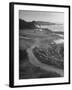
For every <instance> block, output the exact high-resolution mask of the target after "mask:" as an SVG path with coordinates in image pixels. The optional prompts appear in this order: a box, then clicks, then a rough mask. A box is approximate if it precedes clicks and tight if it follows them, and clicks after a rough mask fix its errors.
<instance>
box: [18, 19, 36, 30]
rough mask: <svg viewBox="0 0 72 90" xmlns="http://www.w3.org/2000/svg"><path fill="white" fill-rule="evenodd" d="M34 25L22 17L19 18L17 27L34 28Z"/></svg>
mask: <svg viewBox="0 0 72 90" xmlns="http://www.w3.org/2000/svg"><path fill="white" fill-rule="evenodd" d="M35 28H36V26H35V25H34V23H33V22H26V21H24V20H22V19H19V29H35Z"/></svg>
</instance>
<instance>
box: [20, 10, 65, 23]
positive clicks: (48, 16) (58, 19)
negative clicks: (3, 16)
mask: <svg viewBox="0 0 72 90" xmlns="http://www.w3.org/2000/svg"><path fill="white" fill-rule="evenodd" d="M19 18H20V19H23V20H26V21H46V22H55V23H62V24H63V23H64V13H63V12H52V11H51V12H49V11H28V10H20V11H19Z"/></svg>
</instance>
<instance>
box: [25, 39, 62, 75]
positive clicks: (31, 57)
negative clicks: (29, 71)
mask: <svg viewBox="0 0 72 90" xmlns="http://www.w3.org/2000/svg"><path fill="white" fill-rule="evenodd" d="M39 44H40V40H39V39H36V42H35V44H34V45H32V47H30V48H28V49H27V52H28V56H29V61H30V63H31V64H32V65H34V66H36V67H40V68H41V69H43V70H46V71H52V72H56V73H57V74H59V75H61V76H64V71H63V70H61V69H58V68H54V67H52V66H50V65H46V64H44V63H41V62H40V61H39V60H38V59H37V58H36V57H35V56H34V54H33V53H32V49H33V48H34V47H36V46H39Z"/></svg>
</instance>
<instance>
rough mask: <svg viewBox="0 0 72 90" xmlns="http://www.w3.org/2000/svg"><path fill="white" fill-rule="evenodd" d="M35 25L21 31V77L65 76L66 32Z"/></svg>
mask: <svg viewBox="0 0 72 90" xmlns="http://www.w3.org/2000/svg"><path fill="white" fill-rule="evenodd" d="M32 23H33V25H32V26H34V25H35V24H34V23H35V22H32ZM27 25H29V24H27ZM52 25H56V24H52ZM50 26H51V23H50V25H49V27H50ZM35 27H36V26H35ZM35 27H34V28H30V29H29V28H26V27H25V28H20V31H19V62H20V64H19V79H30V78H48V77H49V78H53V77H63V76H64V41H63V40H64V32H63V31H62V30H61V31H53V30H50V29H48V28H37V27H36V28H35ZM58 28H59V27H58Z"/></svg>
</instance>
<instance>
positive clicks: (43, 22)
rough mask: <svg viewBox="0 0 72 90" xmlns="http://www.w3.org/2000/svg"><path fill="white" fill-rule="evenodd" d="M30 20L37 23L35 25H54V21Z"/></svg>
mask: <svg viewBox="0 0 72 90" xmlns="http://www.w3.org/2000/svg"><path fill="white" fill-rule="evenodd" d="M32 22H33V23H35V24H37V25H56V23H52V22H45V21H32Z"/></svg>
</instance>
